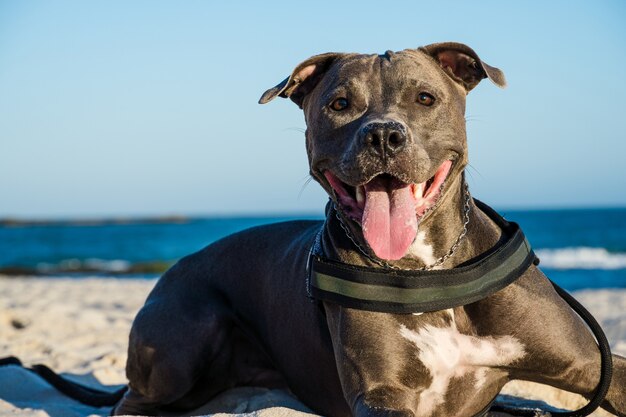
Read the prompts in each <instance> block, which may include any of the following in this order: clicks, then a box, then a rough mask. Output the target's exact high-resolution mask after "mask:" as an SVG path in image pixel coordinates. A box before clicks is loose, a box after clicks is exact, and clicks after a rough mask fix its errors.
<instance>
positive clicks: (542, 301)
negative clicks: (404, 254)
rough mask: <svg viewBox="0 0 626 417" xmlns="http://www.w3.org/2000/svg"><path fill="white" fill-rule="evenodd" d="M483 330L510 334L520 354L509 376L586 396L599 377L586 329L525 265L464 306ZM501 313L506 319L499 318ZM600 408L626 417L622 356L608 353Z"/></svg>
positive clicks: (542, 278)
mask: <svg viewBox="0 0 626 417" xmlns="http://www.w3.org/2000/svg"><path fill="white" fill-rule="evenodd" d="M466 311H467V312H468V314H469V315H470V317H471V318H472V321H473V322H474V323H475V326H476V328H477V329H478V331H479V332H480V333H483V334H492V335H493V334H514V335H515V336H516V337H517V338H519V339H520V342H521V343H522V344H523V346H524V350H525V355H524V357H523V358H521V359H520V360H519V361H516V362H515V363H514V364H513V366H512V367H511V369H510V372H509V374H510V379H521V380H528V381H534V382H539V383H543V384H548V385H552V386H554V387H556V388H559V389H563V390H566V391H570V392H575V393H578V394H581V395H583V396H585V397H587V398H590V397H591V396H592V395H593V393H594V391H595V389H596V386H597V385H598V381H599V380H600V353H599V350H598V346H597V344H596V342H595V340H594V338H593V336H592V335H591V333H590V331H589V329H588V328H587V327H586V326H585V324H584V323H583V321H582V320H581V319H580V318H579V317H578V316H577V315H576V314H575V313H574V311H573V310H572V309H571V308H570V306H569V305H568V304H567V303H566V302H565V300H563V299H562V298H561V297H560V296H559V295H558V294H557V293H556V291H555V290H554V288H553V287H552V285H551V284H550V282H549V281H548V280H547V279H546V277H545V276H544V275H543V273H542V272H541V271H540V270H539V269H537V268H535V267H531V268H530V269H529V271H528V272H527V273H526V274H524V275H523V276H522V277H521V278H520V279H519V280H518V281H517V282H516V283H515V284H514V285H511V286H509V287H507V288H505V289H504V290H502V291H500V292H499V293H497V294H495V295H493V296H491V297H489V298H487V299H485V300H483V301H481V302H479V303H475V304H472V305H470V306H467V307H466ZM504 317H506V319H503V318H504ZM601 406H602V408H604V409H606V410H607V411H610V412H611V413H614V414H616V415H618V416H621V417H626V359H624V358H623V357H620V356H617V355H613V378H612V382H611V386H610V389H609V392H608V394H607V396H606V398H605V400H604V402H603V403H602V405H601Z"/></svg>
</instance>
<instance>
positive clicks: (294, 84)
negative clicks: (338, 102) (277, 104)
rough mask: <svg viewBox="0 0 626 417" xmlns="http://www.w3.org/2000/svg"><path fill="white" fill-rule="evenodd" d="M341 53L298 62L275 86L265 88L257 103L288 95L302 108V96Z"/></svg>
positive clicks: (316, 56)
mask: <svg viewBox="0 0 626 417" xmlns="http://www.w3.org/2000/svg"><path fill="white" fill-rule="evenodd" d="M341 55H342V54H338V53H334V52H329V53H326V54H321V55H315V56H312V57H311V58H309V59H307V60H306V61H304V62H302V63H300V64H298V66H297V67H296V68H295V69H294V70H293V72H292V73H291V75H290V76H289V77H287V78H285V79H284V80H283V81H282V82H281V83H280V84H278V85H277V86H276V87H272V88H270V89H269V90H267V91H266V92H265V93H263V95H262V96H261V98H260V99H259V104H265V103H268V102H270V101H272V100H273V99H274V98H276V97H277V96H280V97H284V98H287V97H289V98H290V99H291V100H292V101H293V102H294V103H296V104H297V105H298V107H300V108H302V101H303V100H304V97H305V96H306V95H307V94H308V93H310V92H311V90H313V88H315V86H316V85H317V83H318V82H319V81H320V80H321V79H322V76H323V75H324V73H325V72H326V71H327V70H328V68H330V66H331V64H332V63H333V61H335V59H337V58H338V57H339V56H341Z"/></svg>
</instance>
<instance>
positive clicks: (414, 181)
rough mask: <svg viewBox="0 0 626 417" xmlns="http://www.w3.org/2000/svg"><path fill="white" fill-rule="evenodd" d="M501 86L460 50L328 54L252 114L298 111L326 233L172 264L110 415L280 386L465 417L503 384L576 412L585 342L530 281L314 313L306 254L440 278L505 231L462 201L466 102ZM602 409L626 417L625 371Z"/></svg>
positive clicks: (392, 408)
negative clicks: (547, 390)
mask: <svg viewBox="0 0 626 417" xmlns="http://www.w3.org/2000/svg"><path fill="white" fill-rule="evenodd" d="M484 78H489V79H490V80H491V81H492V82H494V83H495V84H496V85H498V86H500V87H504V86H505V78H504V75H503V73H502V72H501V71H500V70H499V69H497V68H494V67H491V66H489V65H487V64H486V63H485V62H483V61H482V60H481V59H480V58H479V57H478V55H477V54H476V53H475V52H474V51H473V50H472V49H470V48H469V47H468V46H466V45H463V44H459V43H439V44H433V45H428V46H425V47H421V48H418V49H408V50H404V51H401V52H391V51H388V52H386V53H385V54H383V55H360V54H348V53H326V54H322V55H317V56H314V57H312V58H309V59H307V60H306V61H304V62H302V63H301V64H299V65H298V66H297V67H296V68H295V70H294V71H293V73H292V74H291V76H289V77H288V78H287V79H286V80H284V81H283V82H281V83H280V84H278V85H277V86H276V87H274V88H271V89H269V90H268V91H267V92H265V94H263V96H262V98H261V100H260V102H261V103H266V102H269V101H270V100H272V99H274V98H275V97H288V98H290V99H291V100H292V101H294V102H295V103H296V104H297V105H298V106H299V107H300V108H302V109H303V110H304V116H305V120H306V125H307V130H306V149H307V154H308V158H309V165H310V173H311V175H312V176H313V178H314V179H315V180H316V181H317V182H319V183H320V185H321V186H322V187H323V188H324V189H325V190H326V191H327V192H328V194H329V196H330V198H331V203H330V204H329V206H327V210H326V212H327V218H326V220H325V222H323V223H321V222H316V221H293V222H287V223H280V224H273V225H269V226H261V227H256V228H253V229H250V230H246V231H243V232H240V233H237V234H234V235H232V236H229V237H227V238H225V239H222V240H220V241H218V242H215V243H213V244H211V245H210V246H208V247H207V248H205V249H203V250H201V251H200V252H198V253H195V254H193V255H190V256H188V257H185V258H184V259H182V260H181V261H180V262H178V263H177V264H176V265H175V266H173V267H172V268H171V269H170V270H169V271H168V272H167V273H165V274H164V275H163V277H162V278H161V279H160V280H159V281H158V283H157V285H156V287H155V288H154V290H153V291H152V293H151V294H150V295H149V297H148V299H147V301H146V304H145V306H144V307H143V308H142V309H141V311H140V312H139V314H138V315H137V318H136V319H135V321H134V323H133V327H132V331H131V334H130V346H129V351H128V363H127V367H126V371H127V376H128V379H129V381H130V384H129V387H130V389H129V391H128V392H127V394H126V396H125V397H124V398H123V400H122V401H121V402H120V403H119V404H118V406H117V407H116V409H115V411H114V412H115V413H116V414H118V415H120V414H156V413H159V412H161V411H162V410H177V411H179V412H184V411H185V410H191V409H193V408H195V407H198V406H200V405H201V404H203V403H205V402H206V401H208V400H209V399H211V398H212V397H214V396H215V395H216V394H218V393H220V392H222V391H224V390H227V389H229V388H232V387H235V386H263V387H271V388H275V387H283V388H288V389H289V390H290V391H291V392H292V393H293V394H295V395H296V396H297V397H298V398H299V399H300V400H302V401H303V402H304V403H305V404H307V405H308V406H309V407H311V408H312V409H313V410H315V411H316V412H318V413H320V414H322V415H326V416H332V417H343V416H359V417H364V416H414V417H426V416H436V417H439V416H441V417H443V416H445V417H453V416H473V415H476V414H477V413H481V410H484V408H485V407H486V406H487V405H488V404H489V403H490V401H491V400H492V399H493V398H494V397H495V396H496V395H497V394H498V392H499V391H500V389H501V388H502V387H503V386H504V384H506V383H507V382H508V381H510V380H513V379H522V380H529V381H536V382H540V383H545V384H549V385H552V386H555V387H558V388H561V389H564V390H567V391H572V392H576V393H579V394H582V395H585V396H587V397H589V396H590V395H591V394H592V393H593V391H594V389H595V388H596V386H597V384H598V381H599V377H600V375H599V374H600V356H599V353H598V347H597V345H596V342H595V340H594V339H593V337H592V336H591V334H590V333H589V331H588V330H587V328H586V327H585V325H584V324H583V322H582V321H581V320H580V319H579V317H578V316H576V315H575V314H574V313H573V312H572V310H571V309H570V308H569V306H568V305H567V304H566V303H565V302H564V301H563V299H562V298H561V297H559V296H558V295H557V293H556V292H555V290H554V288H553V287H552V285H551V284H550V283H549V281H548V280H547V279H546V277H545V276H544V275H543V274H542V273H541V271H540V270H539V269H537V267H535V266H534V265H531V266H530V267H529V268H528V269H527V270H526V271H525V272H524V273H523V275H522V276H521V277H520V278H518V279H517V280H516V281H515V282H514V283H513V284H511V285H508V286H507V287H505V288H504V289H502V290H500V291H498V292H496V293H495V294H493V295H490V296H488V297H486V298H484V299H482V300H480V301H477V302H473V303H471V304H468V305H464V306H460V307H454V308H450V309H447V310H442V311H433V312H426V313H423V314H393V313H381V312H373V311H366V310H361V309H355V308H349V307H345V306H343V305H340V304H336V303H333V302H328V301H324V302H312V301H311V300H310V299H309V297H308V296H307V294H308V289H307V274H308V272H307V271H308V270H307V267H308V263H309V258H310V253H311V250H312V249H311V248H312V247H313V246H316V243H317V247H318V249H319V251H320V252H321V253H323V255H324V256H325V257H326V258H328V259H331V260H334V261H337V262H340V263H342V264H348V265H356V266H364V267H371V268H379V269H381V270H384V269H389V270H392V269H408V270H411V269H413V270H415V269H443V270H447V269H452V268H455V267H456V266H458V265H461V264H464V263H466V262H468V261H470V260H472V259H475V258H477V257H480V256H481V255H482V254H484V253H486V252H487V251H489V250H490V248H492V247H494V246H495V245H497V244H498V242H499V241H500V240H501V239H503V237H504V232H503V230H502V229H501V228H500V227H499V226H498V225H497V224H496V223H495V222H494V221H493V220H492V219H491V218H490V217H489V216H487V215H486V214H485V212H484V211H482V210H481V209H480V208H479V207H477V206H476V204H475V203H474V201H473V200H472V199H470V198H469V192H468V191H467V189H466V186H465V183H464V175H463V172H464V169H465V166H466V164H467V141H466V132H465V118H464V112H465V97H466V95H467V94H468V93H469V92H470V90H472V89H473V88H474V87H475V86H476V85H477V84H478V83H479V82H480V81H481V80H482V79H484ZM613 363H614V376H613V380H612V384H611V387H610V390H609V392H608V395H607V396H606V398H605V400H604V402H603V404H602V407H603V408H605V409H607V410H609V411H610V412H612V413H615V414H617V415H619V416H626V359H624V358H622V357H619V356H616V355H614V356H613Z"/></svg>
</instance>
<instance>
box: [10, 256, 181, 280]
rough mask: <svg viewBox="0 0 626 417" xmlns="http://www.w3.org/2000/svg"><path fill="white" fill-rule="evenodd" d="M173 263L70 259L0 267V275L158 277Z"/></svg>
mask: <svg viewBox="0 0 626 417" xmlns="http://www.w3.org/2000/svg"><path fill="white" fill-rule="evenodd" d="M173 263H174V262H173V261H145V262H135V263H133V262H130V261H127V260H123V259H98V258H88V259H77V258H72V259H64V260H62V261H59V262H56V263H47V262H41V263H38V264H36V265H0V275H8V276H20V275H33V276H39V275H42V276H48V275H53V276H58V275H65V274H67V275H77V276H84V275H88V274H97V275H103V274H104V275H112V276H119V275H160V274H162V273H163V272H165V271H166V270H167V269H168V268H169V267H171V266H172V264H173Z"/></svg>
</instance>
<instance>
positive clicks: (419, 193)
mask: <svg viewBox="0 0 626 417" xmlns="http://www.w3.org/2000/svg"><path fill="white" fill-rule="evenodd" d="M413 195H414V196H415V198H422V197H423V196H424V184H423V183H422V184H415V185H414V186H413Z"/></svg>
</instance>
